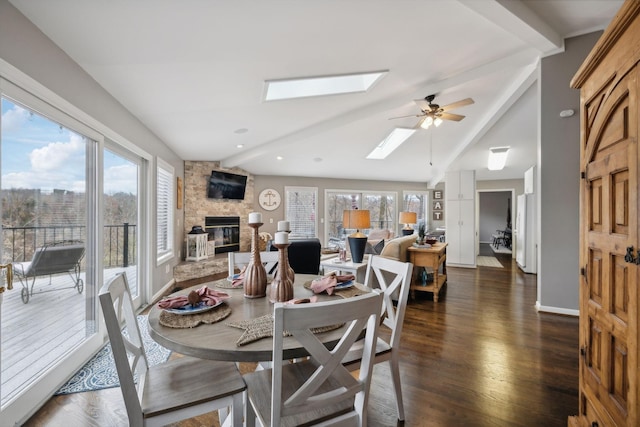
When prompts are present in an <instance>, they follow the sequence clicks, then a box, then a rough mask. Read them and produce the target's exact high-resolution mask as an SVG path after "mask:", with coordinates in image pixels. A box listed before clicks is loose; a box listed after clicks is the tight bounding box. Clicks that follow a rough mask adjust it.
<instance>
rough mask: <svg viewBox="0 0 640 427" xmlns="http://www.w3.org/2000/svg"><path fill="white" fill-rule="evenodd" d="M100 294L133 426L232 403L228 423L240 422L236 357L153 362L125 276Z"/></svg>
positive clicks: (167, 421)
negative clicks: (230, 360) (145, 343)
mask: <svg viewBox="0 0 640 427" xmlns="http://www.w3.org/2000/svg"><path fill="white" fill-rule="evenodd" d="M99 298H100V306H101V307H102V312H103V315H104V320H105V323H106V325H107V332H108V334H109V341H110V343H111V350H112V353H113V359H114V361H115V365H116V371H117V372H118V379H119V380H120V388H121V391H122V397H123V399H124V403H125V407H126V410H127V416H128V418H129V426H131V427H146V426H148V427H155V426H164V425H167V424H170V423H175V422H177V421H181V420H185V419H188V418H192V417H195V416H198V415H202V414H206V413H209V412H212V411H215V410H216V409H217V410H220V413H221V414H226V413H227V410H228V408H231V412H230V414H229V417H228V419H229V422H230V425H231V426H239V425H241V424H242V418H243V412H244V411H243V405H242V400H243V396H244V392H245V390H246V386H245V384H244V380H243V379H242V376H241V374H240V372H239V371H238V368H237V367H236V365H235V364H234V363H231V362H220V361H216V360H202V359H197V358H195V357H189V356H182V357H179V358H175V359H172V360H169V361H167V362H164V363H159V364H154V365H153V366H149V363H148V360H147V357H146V355H145V351H144V344H143V339H142V335H141V334H140V328H139V326H138V320H137V316H136V313H135V310H134V306H133V301H132V299H131V292H130V290H129V284H128V282H127V276H126V275H125V274H124V273H119V274H117V275H116V276H115V277H113V278H112V279H110V280H109V281H108V282H107V283H106V284H105V285H104V286H103V287H102V289H100V294H99ZM123 326H124V327H125V329H122V327H123ZM124 331H126V333H125V332H124ZM136 374H137V378H138V381H137V383H138V385H137V387H136V382H135V377H134V375H136Z"/></svg>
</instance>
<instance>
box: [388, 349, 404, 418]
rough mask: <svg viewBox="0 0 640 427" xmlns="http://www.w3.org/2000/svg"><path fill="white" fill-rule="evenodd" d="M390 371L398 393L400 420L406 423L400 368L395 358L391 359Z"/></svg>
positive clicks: (397, 405) (397, 402)
mask: <svg viewBox="0 0 640 427" xmlns="http://www.w3.org/2000/svg"><path fill="white" fill-rule="evenodd" d="M389 369H390V370H391V381H392V382H393V389H394V390H395V392H396V409H397V411H398V420H400V421H404V404H403V402H402V386H401V385H400V368H399V367H398V360H397V359H394V358H393V357H392V358H391V359H389Z"/></svg>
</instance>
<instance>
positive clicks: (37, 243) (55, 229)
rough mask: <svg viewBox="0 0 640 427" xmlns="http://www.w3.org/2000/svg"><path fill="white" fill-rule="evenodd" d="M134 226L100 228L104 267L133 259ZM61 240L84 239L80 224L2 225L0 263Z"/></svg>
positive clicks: (19, 258) (27, 256)
mask: <svg viewBox="0 0 640 427" xmlns="http://www.w3.org/2000/svg"><path fill="white" fill-rule="evenodd" d="M135 235H136V225H135V224H129V223H126V222H125V223H124V224H120V225H105V226H104V230H103V241H104V249H103V253H104V259H103V263H104V267H105V268H109V267H128V266H129V265H135V264H136V262H137V260H136V253H137V251H136V241H137V239H136V238H135ZM64 240H76V241H82V242H86V241H87V240H86V227H85V226H83V225H56V226H43V227H4V226H3V227H2V242H3V248H2V262H3V263H7V262H24V261H30V260H31V257H32V256H33V253H34V252H35V250H36V249H37V248H39V247H42V246H45V245H48V244H51V243H54V242H60V241H64Z"/></svg>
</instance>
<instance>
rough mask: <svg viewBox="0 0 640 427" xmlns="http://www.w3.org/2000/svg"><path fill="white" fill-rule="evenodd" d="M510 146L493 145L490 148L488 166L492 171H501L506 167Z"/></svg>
mask: <svg viewBox="0 0 640 427" xmlns="http://www.w3.org/2000/svg"><path fill="white" fill-rule="evenodd" d="M509 148H510V147H491V148H489V163H488V165H487V167H488V168H489V170H490V171H499V170H502V169H503V168H504V165H505V163H506V162H507V154H508V153H509Z"/></svg>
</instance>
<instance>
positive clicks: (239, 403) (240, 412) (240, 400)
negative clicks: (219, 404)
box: [230, 393, 244, 427]
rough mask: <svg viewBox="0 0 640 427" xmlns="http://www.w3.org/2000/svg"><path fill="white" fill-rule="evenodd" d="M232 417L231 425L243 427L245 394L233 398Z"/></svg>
mask: <svg viewBox="0 0 640 427" xmlns="http://www.w3.org/2000/svg"><path fill="white" fill-rule="evenodd" d="M231 411H232V412H231V414H230V415H231V416H232V417H233V420H232V423H231V425H232V426H233V427H240V426H242V424H243V422H242V419H243V418H244V393H242V394H237V393H236V394H235V395H234V396H233V407H232V408H231Z"/></svg>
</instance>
